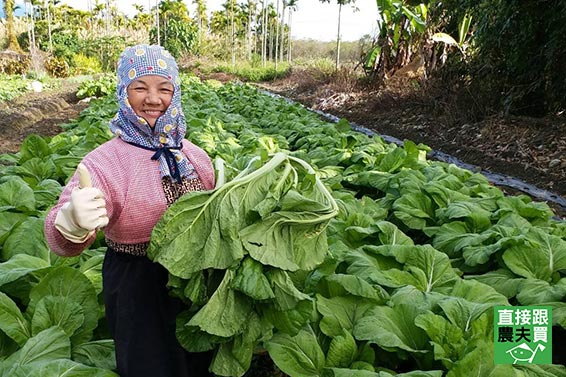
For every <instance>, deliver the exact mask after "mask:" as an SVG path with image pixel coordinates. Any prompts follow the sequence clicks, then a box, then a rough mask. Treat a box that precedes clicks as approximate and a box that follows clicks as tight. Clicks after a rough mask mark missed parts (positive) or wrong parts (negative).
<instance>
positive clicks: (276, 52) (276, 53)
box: [275, 0, 279, 71]
mask: <svg viewBox="0 0 566 377" xmlns="http://www.w3.org/2000/svg"><path fill="white" fill-rule="evenodd" d="M275 1H277V13H276V14H275V71H277V60H278V58H279V54H278V52H279V18H278V17H279V0H275Z"/></svg>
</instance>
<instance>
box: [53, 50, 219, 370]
mask: <svg viewBox="0 0 566 377" xmlns="http://www.w3.org/2000/svg"><path fill="white" fill-rule="evenodd" d="M117 98H118V101H119V105H120V106H119V110H118V113H117V114H116V116H115V117H114V119H113V120H112V121H111V122H110V129H111V130H112V132H113V133H114V134H115V135H116V137H115V138H113V139H112V140H110V141H108V142H106V143H104V144H103V145H101V146H99V147H98V148H96V149H95V150H94V151H92V152H90V153H89V154H87V155H86V156H85V158H84V159H83V160H82V162H81V164H80V165H79V169H78V171H77V172H76V173H75V175H74V176H73V177H72V178H71V180H70V181H69V183H68V185H67V186H66V187H65V189H64V190H63V192H62V194H61V196H60V199H59V203H58V204H57V205H56V206H54V207H53V208H52V209H51V211H50V212H49V214H48V215H47V218H46V221H45V234H46V238H47V241H48V243H49V246H50V248H51V250H52V251H53V252H55V253H57V254H58V255H62V256H75V255H78V254H80V253H81V252H82V251H83V250H84V249H86V248H88V247H89V246H90V245H91V244H92V243H93V242H94V240H95V237H96V232H97V230H99V229H101V230H102V231H103V232H104V236H105V239H106V243H107V245H108V250H107V252H106V255H105V258H104V264H103V267H102V277H103V291H104V292H103V293H104V301H105V307H106V319H107V322H108V325H109V329H110V333H111V335H112V337H113V338H114V342H115V346H116V362H117V369H118V373H119V374H120V376H122V377H143V376H148V377H150V376H151V377H157V376H163V377H182V376H206V375H207V374H208V373H207V371H206V368H207V366H208V363H209V361H210V360H209V359H208V358H207V357H203V355H189V354H188V353H187V352H186V351H185V350H184V349H183V348H182V347H181V346H180V345H179V343H178V342H177V340H176V338H175V317H176V315H177V313H178V312H179V311H180V310H181V309H182V308H181V303H180V301H179V300H175V299H173V298H171V297H170V296H169V295H168V290H167V288H166V283H167V278H168V273H167V271H166V270H165V268H164V267H162V266H161V265H159V264H156V263H153V262H152V261H150V260H149V259H148V258H147V256H146V254H145V252H146V249H147V246H148V244H149V239H150V235H151V231H152V229H153V227H154V226H155V224H156V223H157V221H158V220H159V218H160V217H161V216H162V214H163V213H164V211H165V210H166V208H167V207H168V206H169V205H171V203H173V202H174V201H175V200H176V199H178V198H179V197H180V196H181V195H182V194H183V193H186V192H188V191H195V190H209V189H212V188H213V187H214V170H213V168H212V163H211V161H210V158H209V157H208V155H207V154H206V153H205V152H204V151H203V150H201V149H200V148H198V147H197V146H195V145H193V144H191V143H190V142H188V141H187V140H184V136H185V131H186V125H185V117H184V115H183V111H182V109H181V91H180V78H179V72H178V68H177V64H176V62H175V60H174V59H173V57H172V56H171V55H170V54H169V53H168V52H167V51H166V50H165V49H163V48H162V47H160V46H148V45H138V46H134V47H130V48H127V49H126V50H125V51H124V52H123V53H122V55H121V56H120V60H119V63H118V85H117ZM81 169H82V170H81ZM79 178H81V179H79ZM191 358H192V359H194V360H190V359H191Z"/></svg>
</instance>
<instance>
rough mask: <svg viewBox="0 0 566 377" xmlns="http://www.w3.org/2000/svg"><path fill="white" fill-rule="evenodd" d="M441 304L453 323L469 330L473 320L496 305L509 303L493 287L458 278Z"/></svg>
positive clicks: (463, 329)
mask: <svg viewBox="0 0 566 377" xmlns="http://www.w3.org/2000/svg"><path fill="white" fill-rule="evenodd" d="M439 305H440V307H441V308H442V310H443V311H444V314H445V315H446V317H447V318H448V320H450V322H451V323H453V324H454V325H456V326H458V327H459V328H460V329H461V330H462V331H464V332H468V331H470V329H471V325H472V322H473V321H474V320H476V319H478V318H479V317H480V316H481V315H482V314H483V313H485V312H486V311H488V310H490V309H492V308H493V306H495V305H509V302H508V301H507V298H506V297H505V296H503V295H502V294H500V293H497V291H496V290H495V289H493V288H491V287H490V286H488V285H485V284H483V283H480V282H478V281H474V280H457V281H456V284H455V285H454V288H453V289H452V291H451V292H450V293H449V296H448V297H446V298H444V299H441V300H440V301H439Z"/></svg>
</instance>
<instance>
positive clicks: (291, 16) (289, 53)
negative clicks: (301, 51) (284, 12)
mask: <svg viewBox="0 0 566 377" xmlns="http://www.w3.org/2000/svg"><path fill="white" fill-rule="evenodd" d="M292 24H293V8H289V28H288V31H289V32H288V33H287V35H288V37H287V38H289V44H288V45H287V62H289V63H291V45H292V44H293V43H292V39H291V25H292Z"/></svg>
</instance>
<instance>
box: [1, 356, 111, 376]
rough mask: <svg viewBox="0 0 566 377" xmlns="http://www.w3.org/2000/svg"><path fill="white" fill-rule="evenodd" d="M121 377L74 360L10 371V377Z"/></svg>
mask: <svg viewBox="0 0 566 377" xmlns="http://www.w3.org/2000/svg"><path fill="white" fill-rule="evenodd" d="M29 376H34V377H119V376H118V374H116V373H114V372H112V371H111V370H107V369H101V368H93V367H89V366H86V365H83V364H80V363H77V362H75V361H72V360H64V359H59V360H51V361H42V362H33V363H29V364H26V365H22V366H18V367H16V368H14V369H12V370H11V371H10V377H29Z"/></svg>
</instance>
